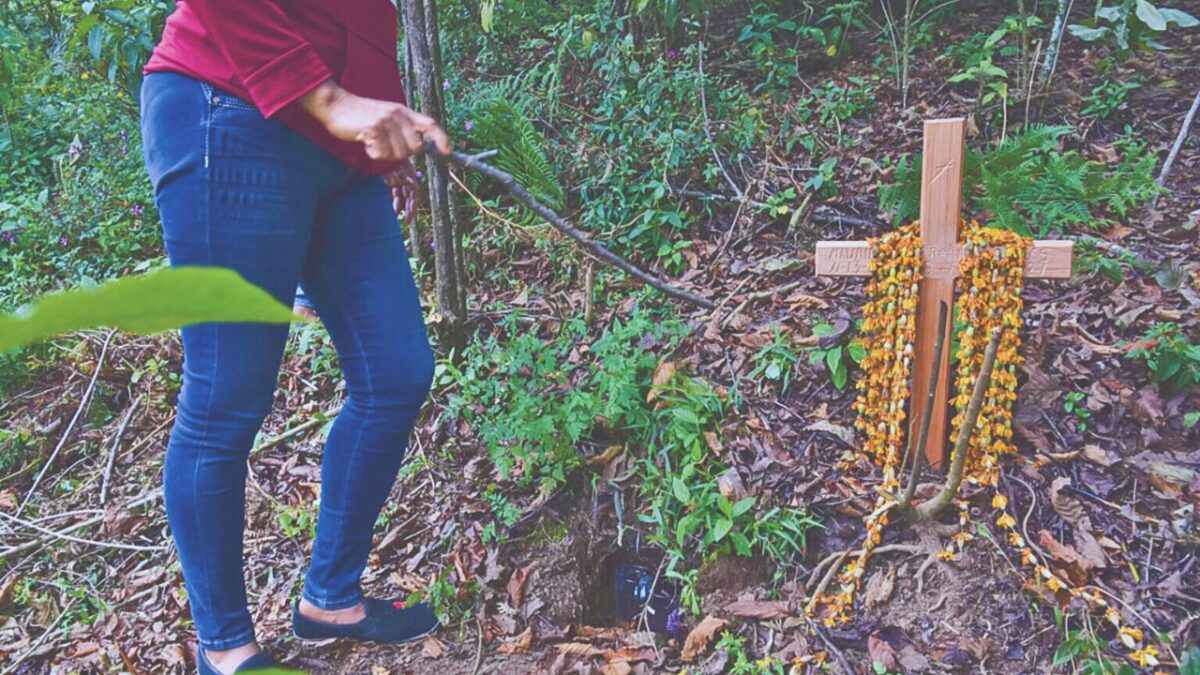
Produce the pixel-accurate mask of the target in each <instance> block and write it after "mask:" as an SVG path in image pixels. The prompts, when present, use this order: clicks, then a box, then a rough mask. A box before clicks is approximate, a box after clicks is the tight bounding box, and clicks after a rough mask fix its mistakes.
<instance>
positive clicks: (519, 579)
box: [506, 567, 530, 609]
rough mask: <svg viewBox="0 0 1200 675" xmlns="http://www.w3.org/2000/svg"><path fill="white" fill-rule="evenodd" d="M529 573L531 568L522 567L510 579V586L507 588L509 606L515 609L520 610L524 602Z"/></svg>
mask: <svg viewBox="0 0 1200 675" xmlns="http://www.w3.org/2000/svg"><path fill="white" fill-rule="evenodd" d="M529 571H530V568H529V567H522V568H521V569H519V570H517V571H515V572H513V573H512V576H511V577H509V578H508V586H507V587H506V588H507V590H508V604H509V605H511V606H512V608H513V609H520V608H521V603H522V602H523V601H524V596H525V582H526V581H529Z"/></svg>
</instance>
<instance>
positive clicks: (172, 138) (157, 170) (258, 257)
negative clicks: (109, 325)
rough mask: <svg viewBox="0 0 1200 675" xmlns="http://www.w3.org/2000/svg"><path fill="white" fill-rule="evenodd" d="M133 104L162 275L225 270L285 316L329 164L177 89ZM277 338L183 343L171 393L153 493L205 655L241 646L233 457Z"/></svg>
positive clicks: (190, 88)
mask: <svg viewBox="0 0 1200 675" xmlns="http://www.w3.org/2000/svg"><path fill="white" fill-rule="evenodd" d="M142 104H143V121H142V124H143V135H144V137H145V153H146V164H147V168H148V170H149V173H150V177H151V180H152V181H153V183H154V188H155V199H156V201H157V204H158V208H159V211H160V213H161V214H162V221H163V231H164V239H165V241H166V246H167V252H168V254H169V257H170V260H171V265H172V266H180V265H215V266H221V267H229V268H232V269H234V270H236V271H237V272H239V273H240V274H241V275H242V276H243V277H245V278H246V279H247V280H249V281H250V282H252V283H254V284H257V285H259V286H261V287H262V288H264V289H265V290H267V291H268V292H269V293H271V294H272V295H274V296H275V297H276V298H277V299H278V300H280V301H281V302H284V303H287V304H288V306H290V303H291V301H292V296H293V293H294V292H295V290H296V283H297V281H298V279H299V278H300V275H301V271H302V269H303V264H304V257H305V253H306V251H307V248H308V241H309V237H310V234H311V231H312V224H313V222H314V219H315V213H316V210H317V203H318V199H319V198H320V195H321V193H322V192H324V193H325V194H328V193H329V192H331V186H332V185H333V184H334V181H335V180H336V178H337V176H336V174H335V172H334V171H333V169H331V168H330V165H329V164H328V163H332V160H327V162H322V161H321V155H320V154H318V153H319V151H315V149H314V148H312V147H311V145H309V144H307V141H304V140H303V139H301V138H300V137H298V136H296V135H295V134H293V133H292V132H290V131H288V130H287V129H286V128H285V127H283V126H281V125H279V124H278V123H275V122H269V121H267V120H264V119H263V118H262V117H261V116H260V115H258V113H257V112H255V111H254V110H253V109H252V108H249V107H248V106H247V107H246V108H242V107H234V106H236V104H237V102H236V100H232V99H226V98H225V97H224V96H223V95H222V96H220V97H214V96H213V93H212V90H211V89H210V88H208V87H207V86H206V85H202V84H201V83H199V82H197V81H195V80H192V79H190V78H186V77H183V76H178V75H166V74H155V75H150V76H148V77H147V78H146V84H145V86H144V88H143V102H142ZM287 332H288V327H287V326H282V325H264V324H204V325H199V326H192V327H189V328H185V329H183V351H184V362H183V367H184V369H183V370H184V372H183V388H182V391H181V392H180V396H179V403H178V409H177V412H176V418H175V426H174V428H173V429H172V431H171V437H170V441H169V443H168V446H167V454H166V460H165V464H164V476H163V486H164V494H165V501H166V509H167V517H168V520H169V522H170V525H171V531H172V534H173V536H174V539H175V544H176V548H177V550H178V552H179V560H180V564H181V566H182V568H183V576H184V580H185V582H186V584H187V589H188V601H189V604H190V606H191V611H192V618H193V620H194V621H195V623H196V630H197V632H198V633H199V637H200V644H201V646H202V647H203V648H204V649H205V650H207V651H211V652H219V651H224V650H230V649H233V648H236V647H241V646H244V645H247V644H251V643H253V642H254V626H253V624H252V623H251V618H250V613H249V611H248V610H247V607H246V591H245V577H244V575H243V566H242V562H243V560H242V527H243V516H244V495H245V492H244V490H245V479H246V457H247V456H248V454H249V451H250V449H251V445H252V444H253V442H254V437H255V434H256V433H257V432H258V429H259V427H260V425H261V424H262V421H263V418H264V416H265V415H266V414H267V412H269V410H270V407H271V403H272V400H273V395H274V391H275V386H276V377H277V371H278V368H279V362H280V357H281V355H282V353H283V347H284V342H285V340H286V338H287Z"/></svg>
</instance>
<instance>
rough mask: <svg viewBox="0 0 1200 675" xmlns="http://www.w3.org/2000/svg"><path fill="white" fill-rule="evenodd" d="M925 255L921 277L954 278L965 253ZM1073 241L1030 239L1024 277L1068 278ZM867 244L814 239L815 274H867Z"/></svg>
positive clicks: (948, 249) (933, 250) (945, 250)
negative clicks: (1031, 240) (815, 248)
mask: <svg viewBox="0 0 1200 675" xmlns="http://www.w3.org/2000/svg"><path fill="white" fill-rule="evenodd" d="M923 253H924V255H925V269H924V273H925V276H926V277H928V278H931V279H954V278H956V277H958V267H959V265H958V264H959V263H960V262H961V261H962V259H963V256H964V255H966V247H965V246H964V245H962V244H954V245H951V246H936V247H934V246H929V247H925V249H924V251H923ZM1073 258H1074V242H1070V241H1063V240H1060V239H1042V240H1037V241H1034V242H1032V243H1031V244H1030V245H1029V249H1028V250H1027V251H1026V252H1025V276H1026V277H1028V278H1030V279H1070V278H1071V264H1072V262H1073ZM870 264H871V245H870V244H868V243H867V242H865V241H822V242H817V261H816V265H817V274H818V275H820V276H829V277H866V276H870V275H871V270H870Z"/></svg>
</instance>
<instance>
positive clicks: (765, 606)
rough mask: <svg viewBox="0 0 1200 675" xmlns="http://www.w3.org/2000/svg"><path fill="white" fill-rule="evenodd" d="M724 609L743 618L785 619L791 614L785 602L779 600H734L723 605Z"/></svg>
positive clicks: (760, 619)
mask: <svg viewBox="0 0 1200 675" xmlns="http://www.w3.org/2000/svg"><path fill="white" fill-rule="evenodd" d="M725 611H726V612H727V613H729V614H732V615H733V616H736V617H740V618H743V619H758V620H759V621H769V620H771V619H785V618H787V617H789V616H791V615H792V611H791V609H789V608H788V604H787V603H786V602H782V601H779V600H735V601H733V602H731V603H729V604H728V605H725Z"/></svg>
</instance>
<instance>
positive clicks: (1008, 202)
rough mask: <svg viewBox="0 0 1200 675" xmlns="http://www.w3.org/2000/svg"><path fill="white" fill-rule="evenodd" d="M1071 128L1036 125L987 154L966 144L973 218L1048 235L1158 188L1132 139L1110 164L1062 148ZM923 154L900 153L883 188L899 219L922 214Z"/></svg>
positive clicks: (1123, 211) (967, 197)
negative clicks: (893, 177) (890, 181)
mask: <svg viewBox="0 0 1200 675" xmlns="http://www.w3.org/2000/svg"><path fill="white" fill-rule="evenodd" d="M1070 132H1071V129H1070V127H1065V126H1046V125H1032V126H1030V127H1028V128H1027V129H1025V130H1024V131H1023V132H1022V133H1020V134H1017V135H1014V136H1010V137H1009V138H1008V139H1007V141H1005V142H1004V143H1001V144H1000V145H997V146H994V147H992V148H989V149H988V150H987V152H986V154H985V153H981V152H979V151H977V150H973V149H969V150H967V152H966V154H965V157H964V166H963V203H964V204H965V205H966V211H967V212H968V213H969V214H971V216H972V217H979V218H981V219H986V220H987V222H988V224H989V225H992V226H995V227H1000V228H1003V229H1007V230H1012V231H1014V232H1018V233H1020V234H1023V235H1026V236H1030V235H1035V234H1036V235H1044V234H1046V233H1047V232H1061V231H1063V230H1065V229H1066V228H1067V227H1069V226H1077V225H1091V226H1099V225H1103V224H1105V223H1107V222H1110V221H1109V218H1108V216H1109V215H1110V214H1115V215H1116V216H1118V217H1123V216H1125V215H1127V214H1128V212H1129V210H1130V209H1132V208H1134V207H1136V206H1138V205H1140V204H1144V203H1146V202H1147V201H1149V200H1150V199H1152V198H1153V197H1154V196H1155V195H1157V194H1158V190H1159V188H1158V186H1157V185H1156V184H1155V183H1154V179H1153V173H1154V166H1155V159H1154V156H1153V155H1147V154H1146V153H1144V152H1143V150H1144V148H1143V147H1141V146H1138V145H1136V144H1133V143H1122V144H1118V146H1117V147H1118V151H1119V152H1120V154H1121V160H1120V162H1119V163H1118V164H1117V165H1116V166H1115V167H1113V168H1109V167H1106V166H1105V165H1104V164H1101V163H1098V162H1092V161H1090V160H1088V159H1087V158H1086V157H1084V156H1082V155H1080V154H1079V153H1078V152H1076V151H1074V150H1069V151H1065V152H1064V151H1061V150H1060V146H1061V141H1062V138H1063V137H1064V136H1066V135H1067V134H1069V133H1070ZM920 166H921V156H920V155H916V156H915V157H914V158H913V159H912V160H911V161H910V160H909V158H907V157H906V158H903V159H902V160H901V161H900V163H899V164H898V165H897V167H896V182H895V183H893V184H892V185H888V186H885V187H884V188H883V189H882V190H881V192H880V200H879V201H880V206H881V207H882V208H883V209H885V210H887V211H891V212H892V213H893V214H894V216H895V219H896V222H898V223H900V222H908V221H911V220H913V219H915V218H917V217H918V215H919V213H920V199H921V196H920V191H921V171H920Z"/></svg>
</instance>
